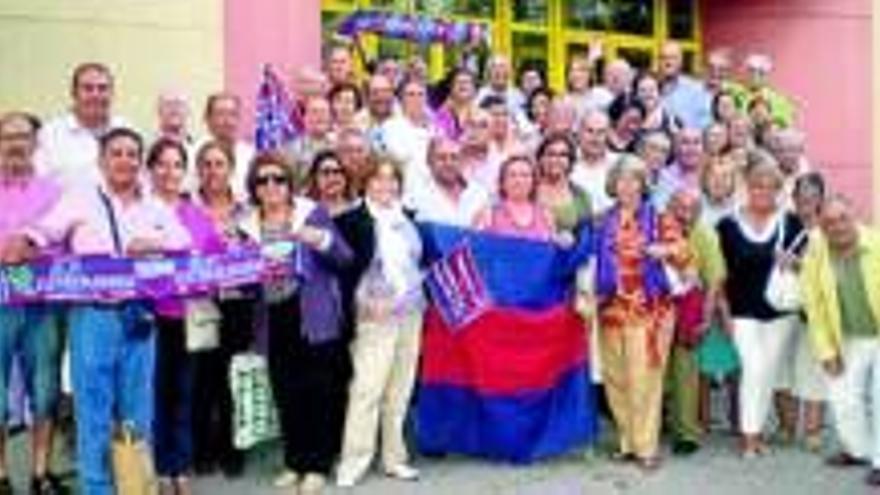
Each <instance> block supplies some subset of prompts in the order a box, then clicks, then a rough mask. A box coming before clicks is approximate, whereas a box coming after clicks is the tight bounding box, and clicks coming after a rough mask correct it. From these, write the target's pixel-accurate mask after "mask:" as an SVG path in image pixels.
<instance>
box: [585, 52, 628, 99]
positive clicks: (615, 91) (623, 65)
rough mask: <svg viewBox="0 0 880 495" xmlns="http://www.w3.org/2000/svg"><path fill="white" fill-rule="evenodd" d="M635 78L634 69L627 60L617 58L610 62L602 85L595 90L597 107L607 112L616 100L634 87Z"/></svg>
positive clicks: (604, 73)
mask: <svg viewBox="0 0 880 495" xmlns="http://www.w3.org/2000/svg"><path fill="white" fill-rule="evenodd" d="M633 76H634V71H633V68H632V66H631V65H630V64H629V62H627V61H626V59H623V58H616V59H614V60H612V61H611V62H609V63H608V65H606V66H605V71H604V72H603V74H602V84H601V85H599V86H596V87H595V88H593V97H594V98H595V102H596V106H597V107H598V108H601V109H603V110H606V111H607V110H608V107H610V106H611V103H612V102H613V101H614V100H615V98H617V97H618V96H620V95H622V94H624V93H626V92H627V91H629V89H630V87H632V81H633Z"/></svg>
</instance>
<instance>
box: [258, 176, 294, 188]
mask: <svg viewBox="0 0 880 495" xmlns="http://www.w3.org/2000/svg"><path fill="white" fill-rule="evenodd" d="M269 183H272V184H275V185H277V186H282V185H284V186H286V185H287V184H288V181H287V177H285V176H284V175H282V174H265V175H260V176H257V185H258V186H265V185H266V184H269Z"/></svg>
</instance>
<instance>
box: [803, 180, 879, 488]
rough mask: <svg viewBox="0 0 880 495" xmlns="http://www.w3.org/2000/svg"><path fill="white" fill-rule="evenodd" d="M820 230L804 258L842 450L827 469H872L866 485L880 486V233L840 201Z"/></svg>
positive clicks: (831, 204) (806, 293)
mask: <svg viewBox="0 0 880 495" xmlns="http://www.w3.org/2000/svg"><path fill="white" fill-rule="evenodd" d="M820 226H821V232H816V233H815V236H813V237H812V238H811V242H810V245H809V247H808V249H807V252H806V254H805V256H804V259H803V265H802V270H801V282H802V290H803V299H804V309H805V310H806V313H807V319H808V321H809V327H810V337H811V341H812V344H813V348H814V350H815V352H816V355H817V357H818V359H819V360H820V361H821V363H822V367H823V368H824V370H825V373H826V375H827V376H828V385H829V401H830V403H831V409H832V411H833V413H834V422H835V427H836V429H837V433H838V435H839V437H840V440H841V443H842V444H843V447H844V451H843V452H841V453H839V454H837V455H836V456H834V457H832V458H830V459H829V460H828V463H829V464H830V465H834V466H857V465H863V464H868V463H870V466H871V469H870V472H869V473H868V476H867V478H866V482H867V483H868V484H869V485H873V486H880V339H878V330H880V327H878V323H880V232H878V231H876V230H874V229H871V228H868V227H864V226H861V225H858V224H857V222H856V221H855V219H854V216H853V211H852V206H851V205H850V203H849V201H848V200H847V199H846V198H844V197H842V196H832V197H831V198H829V199H828V200H826V201H825V203H824V204H823V207H822V211H821V216H820Z"/></svg>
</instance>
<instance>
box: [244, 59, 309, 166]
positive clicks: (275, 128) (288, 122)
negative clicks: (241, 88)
mask: <svg viewBox="0 0 880 495" xmlns="http://www.w3.org/2000/svg"><path fill="white" fill-rule="evenodd" d="M256 107H257V121H256V130H255V131H254V144H255V145H256V147H257V151H258V152H265V151H272V150H278V149H281V148H283V147H284V146H286V145H287V144H288V143H290V142H291V141H293V140H294V138H296V137H297V136H298V135H299V134H300V133H301V132H302V116H301V115H300V112H299V107H297V106H296V105H295V104H294V102H293V100H291V99H290V95H289V94H288V93H287V88H286V87H285V86H284V81H282V80H281V78H280V77H278V75H277V74H276V73H275V71H274V70H272V67H271V66H269V65H266V66H264V67H263V77H262V79H261V81H260V87H259V90H258V92H257V103H256Z"/></svg>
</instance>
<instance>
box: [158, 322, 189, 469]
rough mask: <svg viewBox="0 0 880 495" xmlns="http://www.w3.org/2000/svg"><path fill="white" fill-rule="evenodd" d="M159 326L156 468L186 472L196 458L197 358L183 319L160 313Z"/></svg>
mask: <svg viewBox="0 0 880 495" xmlns="http://www.w3.org/2000/svg"><path fill="white" fill-rule="evenodd" d="M156 326H157V329H158V335H157V336H156V348H157V349H156V382H155V383H156V418H155V423H154V425H153V437H154V439H155V449H154V450H155V457H156V472H157V473H158V474H159V475H160V476H168V477H172V476H182V475H187V474H189V471H190V470H191V468H192V462H193V431H192V414H193V411H192V407H193V363H192V361H193V358H192V356H191V355H190V353H189V352H187V350H186V333H185V325H184V322H183V320H181V319H180V318H177V319H169V318H162V317H160V318H159V319H158V321H157V325H156Z"/></svg>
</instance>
